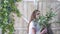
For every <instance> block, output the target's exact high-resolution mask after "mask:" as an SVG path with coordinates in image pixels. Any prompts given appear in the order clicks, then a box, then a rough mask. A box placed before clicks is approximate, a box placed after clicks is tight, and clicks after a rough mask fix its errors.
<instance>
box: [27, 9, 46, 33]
mask: <svg viewBox="0 0 60 34" xmlns="http://www.w3.org/2000/svg"><path fill="white" fill-rule="evenodd" d="M39 16H40V11H39V10H35V11H33V13H32V15H31V19H30V21H29V24H28V34H45V33H47V29H46V28H44V29H43V30H42V31H41V30H40V26H39V24H38V20H39ZM40 31H41V32H40Z"/></svg>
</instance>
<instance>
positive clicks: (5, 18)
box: [0, 0, 20, 34]
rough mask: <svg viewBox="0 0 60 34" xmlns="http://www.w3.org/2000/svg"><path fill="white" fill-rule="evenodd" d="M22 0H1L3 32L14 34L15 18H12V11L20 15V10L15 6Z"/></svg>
mask: <svg viewBox="0 0 60 34" xmlns="http://www.w3.org/2000/svg"><path fill="white" fill-rule="evenodd" d="M17 1H20V0H0V28H1V29H2V34H5V33H6V34H13V32H14V19H12V18H10V16H9V15H10V14H11V12H13V13H16V14H17V16H18V17H20V12H19V10H18V9H17V7H16V6H15V2H17Z"/></svg>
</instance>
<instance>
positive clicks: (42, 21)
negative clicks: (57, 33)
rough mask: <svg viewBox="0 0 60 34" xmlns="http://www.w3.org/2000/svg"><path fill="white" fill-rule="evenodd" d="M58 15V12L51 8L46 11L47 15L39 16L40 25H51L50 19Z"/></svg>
mask: <svg viewBox="0 0 60 34" xmlns="http://www.w3.org/2000/svg"><path fill="white" fill-rule="evenodd" d="M54 16H56V14H55V13H54V12H53V11H52V10H50V11H48V12H46V15H45V16H43V15H42V16H40V18H39V25H40V26H45V27H49V26H50V24H51V23H49V21H50V20H52V18H53V17H54Z"/></svg>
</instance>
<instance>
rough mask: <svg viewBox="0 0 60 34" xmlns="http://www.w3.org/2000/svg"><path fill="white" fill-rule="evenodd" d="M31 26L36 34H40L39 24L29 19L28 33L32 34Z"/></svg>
mask: <svg viewBox="0 0 60 34" xmlns="http://www.w3.org/2000/svg"><path fill="white" fill-rule="evenodd" d="M32 28H35V29H36V34H40V26H39V24H38V23H36V22H34V21H31V23H30V25H29V34H32Z"/></svg>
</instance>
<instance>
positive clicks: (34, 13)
mask: <svg viewBox="0 0 60 34" xmlns="http://www.w3.org/2000/svg"><path fill="white" fill-rule="evenodd" d="M37 12H40V11H39V10H34V11H33V13H32V14H31V18H30V21H29V22H31V21H32V20H34V19H36V13H37Z"/></svg>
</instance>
